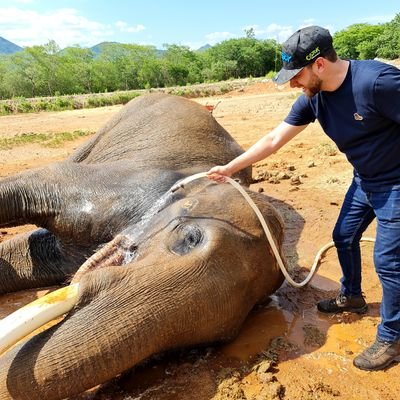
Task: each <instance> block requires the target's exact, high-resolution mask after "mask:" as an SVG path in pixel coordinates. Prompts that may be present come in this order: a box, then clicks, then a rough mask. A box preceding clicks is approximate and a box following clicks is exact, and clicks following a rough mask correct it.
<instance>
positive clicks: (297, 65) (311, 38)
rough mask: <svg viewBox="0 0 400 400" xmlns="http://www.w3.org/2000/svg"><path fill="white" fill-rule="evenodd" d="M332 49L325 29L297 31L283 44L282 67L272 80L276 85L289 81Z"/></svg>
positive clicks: (309, 28)
mask: <svg viewBox="0 0 400 400" xmlns="http://www.w3.org/2000/svg"><path fill="white" fill-rule="evenodd" d="M332 49H333V46H332V36H331V34H330V33H329V31H328V30H327V29H325V28H321V27H320V26H307V27H306V28H303V29H299V30H298V31H296V32H295V33H294V34H293V35H292V36H290V38H289V39H288V40H286V42H285V43H283V45H282V63H283V67H282V69H281V70H280V71H279V72H278V74H277V75H275V76H274V78H272V80H273V81H274V82H275V83H277V84H278V85H282V84H283V83H286V82H288V81H290V80H291V79H292V78H293V77H294V76H295V75H297V74H298V73H299V72H300V71H301V70H302V69H303V68H304V67H305V66H306V65H308V64H311V63H312V62H313V61H314V60H315V59H316V58H318V57H321V56H322V57H323V56H324V55H325V54H326V53H327V52H328V51H329V50H332Z"/></svg>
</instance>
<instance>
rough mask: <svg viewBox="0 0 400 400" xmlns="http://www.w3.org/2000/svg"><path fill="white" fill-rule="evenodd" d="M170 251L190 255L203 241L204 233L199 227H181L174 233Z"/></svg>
mask: <svg viewBox="0 0 400 400" xmlns="http://www.w3.org/2000/svg"><path fill="white" fill-rule="evenodd" d="M172 236H173V239H172V243H171V245H170V249H171V251H172V252H173V253H175V254H178V255H184V254H187V253H189V252H190V251H191V250H192V249H194V248H195V247H196V246H197V245H198V244H200V243H201V242H202V240H203V231H202V230H201V229H200V227H199V226H198V225H191V224H185V225H179V226H178V227H177V228H175V230H174V232H173V235H172Z"/></svg>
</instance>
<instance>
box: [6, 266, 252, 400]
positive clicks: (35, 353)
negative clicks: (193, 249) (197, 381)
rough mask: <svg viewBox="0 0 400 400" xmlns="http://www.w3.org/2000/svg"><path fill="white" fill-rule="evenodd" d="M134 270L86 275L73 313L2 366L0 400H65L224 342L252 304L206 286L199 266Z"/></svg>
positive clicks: (222, 279)
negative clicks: (185, 351)
mask: <svg viewBox="0 0 400 400" xmlns="http://www.w3.org/2000/svg"><path fill="white" fill-rule="evenodd" d="M134 271H135V272H134V273H133V271H132V269H131V268H130V267H126V266H124V267H113V268H105V269H103V270H102V272H101V273H99V271H97V272H94V273H88V274H86V275H85V276H84V277H83V278H82V280H81V282H80V285H79V286H80V291H81V296H80V300H79V302H78V304H77V306H76V308H75V310H74V312H72V313H71V314H70V315H69V316H68V317H67V318H66V319H64V320H63V321H62V322H61V323H60V324H58V325H56V326H54V327H52V328H50V329H49V330H47V331H45V332H42V333H40V334H39V335H37V336H35V337H34V338H32V339H31V340H29V341H28V342H26V343H24V344H21V345H19V346H18V347H16V348H13V349H12V350H11V351H9V352H8V353H6V354H5V356H4V357H3V358H2V359H1V362H0V399H1V400H6V399H7V400H8V399H19V400H25V399H26V400H28V399H29V400H42V399H46V400H58V399H64V398H66V397H71V396H73V395H77V394H79V393H81V392H83V391H85V390H88V389H90V388H92V387H94V386H96V385H98V384H100V383H103V382H106V381H108V380H110V379H112V378H113V377H115V376H117V375H118V374H120V373H122V372H123V371H126V370H127V369H129V368H131V367H133V366H134V365H136V364H137V363H139V362H141V361H142V360H144V359H146V358H148V357H149V356H151V355H153V354H157V353H160V352H162V351H165V350H168V349H171V348H174V347H177V346H179V347H185V346H191V345H194V344H198V343H208V342H214V341H216V340H223V339H227V338H229V337H231V336H232V335H234V334H236V332H237V329H238V327H239V326H240V325H241V323H242V322H243V319H244V318H245V316H246V315H247V313H248V312H249V310H250V309H251V307H252V305H253V304H254V301H255V300H254V296H255V295H254V293H253V292H254V290H250V288H249V290H247V287H248V285H245V286H244V288H246V290H241V291H239V292H238V293H237V295H236V296H234V298H232V296H231V295H230V293H231V291H232V289H233V288H231V287H227V285H226V275H225V274H222V275H220V276H219V278H216V276H215V277H214V279H213V280H212V281H211V282H210V281H209V280H208V279H207V278H206V275H207V268H206V266H205V265H199V268H196V270H195V271H191V272H189V271H188V268H187V267H186V266H185V265H184V264H181V265H175V266H172V265H159V266H157V268H152V267H151V266H149V265H144V264H143V265H136V267H135V268H134ZM219 271H220V269H219V268H217V267H216V268H215V272H216V274H217V272H219ZM229 273H230V272H229ZM116 278H117V279H116ZM193 288H196V290H193ZM204 299H211V300H209V301H208V302H205V301H204ZM206 303H207V304H206ZM239 307H240V309H241V310H242V312H240V313H238V312H237V310H238V308H239ZM116 310H118V311H117V312H116Z"/></svg>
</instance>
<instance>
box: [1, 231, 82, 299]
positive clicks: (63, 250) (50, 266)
mask: <svg viewBox="0 0 400 400" xmlns="http://www.w3.org/2000/svg"><path fill="white" fill-rule="evenodd" d="M85 253H86V251H85V250H84V249H82V248H81V249H79V248H72V246H65V245H63V243H62V242H60V241H59V240H58V239H57V238H56V237H55V236H54V235H53V234H52V233H51V232H49V231H47V230H46V229H37V230H34V231H32V232H29V233H26V234H22V235H19V236H17V237H15V238H13V239H10V240H7V241H5V242H3V243H1V244H0V294H2V293H7V292H13V291H17V290H22V289H29V288H36V287H43V286H50V285H54V284H59V283H62V282H64V281H65V280H66V279H67V278H69V277H71V276H72V274H73V273H74V272H75V271H76V270H77V268H78V267H79V266H80V265H81V264H82V262H84V260H85V259H86V257H87V255H88V254H85Z"/></svg>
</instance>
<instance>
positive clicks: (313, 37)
mask: <svg viewBox="0 0 400 400" xmlns="http://www.w3.org/2000/svg"><path fill="white" fill-rule="evenodd" d="M282 61H283V68H282V69H281V71H279V73H278V74H277V76H276V77H275V78H274V81H275V82H276V83H278V84H283V83H285V82H288V81H290V86H291V87H296V88H302V89H303V95H302V96H300V97H299V98H298V99H297V100H296V102H295V103H294V105H293V107H292V109H291V111H290V113H289V115H288V116H287V117H286V119H285V120H284V121H283V122H282V123H281V124H280V125H278V126H277V127H276V128H275V129H273V130H272V131H271V132H270V133H269V134H267V135H266V136H264V137H263V138H261V139H260V140H259V141H258V142H257V143H255V144H254V145H253V146H252V147H250V148H249V149H248V150H247V151H246V152H245V153H243V154H242V155H240V156H239V157H237V158H235V159H234V160H232V161H231V162H229V163H228V164H226V165H223V166H217V167H214V168H212V169H210V171H208V177H209V178H210V179H212V180H214V181H216V182H220V183H221V182H224V181H225V177H226V176H231V175H232V174H234V173H235V172H237V171H239V170H241V169H242V168H245V167H247V166H249V165H251V164H253V163H255V162H257V161H259V160H261V159H263V158H265V157H268V156H269V155H270V154H272V153H274V152H275V151H276V150H278V149H279V148H280V147H282V146H283V145H284V144H285V143H287V142H288V141H289V140H291V139H292V138H293V137H294V136H296V135H297V134H298V133H300V132H301V131H302V130H303V129H304V128H305V127H306V126H307V125H308V124H309V123H310V122H314V121H315V119H318V121H319V123H320V124H321V126H322V128H323V129H324V131H325V133H326V134H327V135H328V136H329V137H330V138H331V139H332V140H334V142H335V143H336V145H337V146H338V148H339V149H340V150H341V151H342V152H343V153H345V155H346V156H347V159H348V160H349V162H350V163H351V164H352V166H353V167H354V177H353V180H352V183H351V185H350V187H349V189H348V192H347V194H346V196H345V199H344V203H343V206H342V209H341V211H340V215H339V218H338V220H337V222H336V225H335V228H334V231H333V240H334V242H335V246H336V249H337V253H338V258H339V262H340V265H341V268H342V273H343V277H342V279H341V290H340V292H339V293H338V295H337V296H336V298H333V299H329V300H324V301H321V302H319V303H318V305H317V308H318V310H319V311H320V312H323V313H338V312H343V311H348V312H356V313H364V312H366V311H367V304H366V302H365V300H364V297H363V294H362V291H361V256H360V246H359V241H360V238H361V236H362V233H363V232H364V231H365V229H366V228H367V226H368V225H369V224H370V223H371V222H372V220H373V219H374V218H376V219H377V235H376V243H375V249H374V262H375V268H376V271H377V273H378V276H379V279H380V282H381V284H382V289H383V297H382V303H381V323H380V325H379V326H378V330H377V336H376V341H375V343H374V344H373V345H372V346H371V347H369V348H367V349H366V350H365V351H364V352H362V353H361V354H360V355H359V356H357V357H356V358H355V359H354V361H353V364H354V365H355V366H356V367H357V368H360V369H364V370H370V371H374V370H380V369H383V368H386V367H387V366H388V365H390V364H392V363H393V362H396V361H400V70H399V69H397V68H395V67H392V66H389V65H387V64H384V63H380V62H378V61H373V60H364V61H356V60H349V61H348V60H342V59H340V58H338V57H337V55H336V52H335V50H334V48H333V46H332V37H331V35H330V34H329V32H328V31H327V30H326V29H323V28H321V27H318V26H310V27H307V28H304V29H301V30H298V31H297V32H295V33H294V34H293V35H292V36H291V37H290V38H289V39H288V40H287V41H286V42H285V43H284V44H283V49H282Z"/></svg>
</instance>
